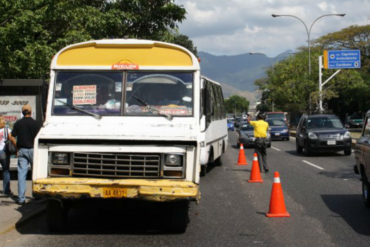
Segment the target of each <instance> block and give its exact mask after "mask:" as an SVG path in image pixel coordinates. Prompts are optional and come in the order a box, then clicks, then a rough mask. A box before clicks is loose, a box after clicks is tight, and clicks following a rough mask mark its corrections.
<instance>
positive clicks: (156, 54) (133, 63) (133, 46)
mask: <svg viewBox="0 0 370 247" xmlns="http://www.w3.org/2000/svg"><path fill="white" fill-rule="evenodd" d="M158 68H160V69H164V68H165V69H170V70H171V69H180V70H182V69H188V70H199V62H198V59H197V58H196V57H195V56H194V54H193V53H191V52H190V51H189V50H187V49H185V48H184V47H182V46H179V45H175V44H171V43H165V42H160V41H152V40H139V39H106V40H92V41H87V42H82V43H77V44H72V45H70V46H67V47H65V48H63V49H62V50H60V51H59V52H58V53H57V54H56V55H55V56H54V58H53V60H52V63H51V69H105V70H106V69H111V70H135V69H136V70H137V69H158Z"/></svg>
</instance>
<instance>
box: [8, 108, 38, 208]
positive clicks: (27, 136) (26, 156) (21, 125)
mask: <svg viewBox="0 0 370 247" xmlns="http://www.w3.org/2000/svg"><path fill="white" fill-rule="evenodd" d="M31 113H32V108H31V106H30V105H24V106H23V107H22V114H23V116H24V117H23V118H21V119H19V120H17V122H15V124H14V126H13V130H12V138H11V139H10V140H11V141H12V142H13V144H16V146H17V149H18V201H17V203H18V204H20V205H23V204H25V203H26V197H25V194H26V187H27V184H26V178H27V172H28V164H30V165H31V166H32V163H33V142H34V140H35V137H36V135H37V133H38V132H39V130H40V128H41V124H40V123H39V122H37V121H36V120H34V119H33V118H32V117H31ZM9 137H10V136H9ZM14 137H16V138H17V140H15V138H14Z"/></svg>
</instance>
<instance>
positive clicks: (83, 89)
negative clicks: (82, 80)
mask: <svg viewBox="0 0 370 247" xmlns="http://www.w3.org/2000/svg"><path fill="white" fill-rule="evenodd" d="M95 104H96V85H80V86H73V105H95Z"/></svg>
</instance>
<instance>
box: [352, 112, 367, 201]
mask: <svg viewBox="0 0 370 247" xmlns="http://www.w3.org/2000/svg"><path fill="white" fill-rule="evenodd" d="M364 123H365V124H364V127H363V128H362V133H361V137H360V139H358V141H357V142H356V145H355V159H356V165H355V172H356V173H357V174H360V175H361V181H362V198H363V201H364V203H365V205H366V206H367V207H369V208H370V194H369V189H370V111H368V112H367V113H366V117H365V121H364Z"/></svg>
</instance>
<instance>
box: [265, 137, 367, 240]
mask: <svg viewBox="0 0 370 247" xmlns="http://www.w3.org/2000/svg"><path fill="white" fill-rule="evenodd" d="M272 145H273V146H276V147H278V149H280V150H281V151H277V150H275V149H271V151H270V152H269V154H268V155H269V156H270V158H271V156H272V157H273V159H272V160H273V161H274V162H270V163H273V164H271V166H273V167H274V168H275V169H277V170H280V171H281V172H282V173H283V174H284V178H282V181H284V185H285V187H286V190H285V191H284V193H287V194H288V195H289V197H291V198H293V199H294V200H295V201H296V202H297V203H298V204H300V205H302V207H303V208H304V210H305V212H306V214H307V215H309V216H310V217H312V218H315V219H317V220H319V221H320V223H321V224H322V226H323V229H324V230H325V231H326V232H327V233H328V234H329V235H330V236H331V238H332V239H333V241H334V243H336V244H338V245H342V246H352V245H354V244H356V245H358V246H367V245H368V242H369V240H370V239H369V236H370V228H369V227H368V222H369V221H370V211H369V210H368V209H367V208H365V207H364V206H363V203H362V199H361V195H360V190H361V189H360V188H361V185H360V181H359V180H358V177H357V176H355V175H354V173H353V167H352V165H353V161H352V159H354V158H353V156H352V157H350V156H343V155H329V156H324V155H318V156H317V157H316V156H313V157H304V156H301V155H297V154H295V151H294V150H295V142H290V143H288V142H285V143H283V142H276V143H275V142H273V144H272ZM305 159H308V160H310V161H312V162H315V163H316V164H319V165H320V166H322V167H323V168H324V170H320V169H316V168H314V167H311V166H307V165H306V164H305V163H303V162H302V160H305ZM269 160H270V161H271V159H269ZM279 160H281V161H283V162H276V161H279ZM351 162H352V163H351Z"/></svg>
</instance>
